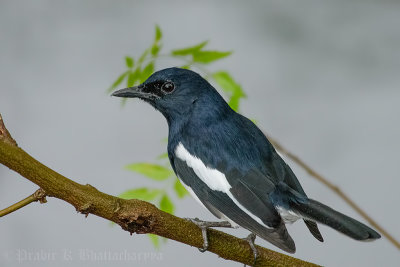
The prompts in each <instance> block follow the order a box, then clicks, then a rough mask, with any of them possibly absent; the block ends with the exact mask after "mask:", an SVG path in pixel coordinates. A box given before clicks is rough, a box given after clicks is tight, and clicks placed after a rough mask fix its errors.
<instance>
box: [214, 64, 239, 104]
mask: <svg viewBox="0 0 400 267" xmlns="http://www.w3.org/2000/svg"><path fill="white" fill-rule="evenodd" d="M212 76H213V78H214V80H215V81H216V82H217V83H218V85H219V86H220V87H221V88H222V90H223V91H224V92H225V93H228V94H229V95H230V99H229V101H228V104H229V106H230V107H231V108H232V109H233V110H235V111H237V110H238V109H239V102H240V99H241V98H242V97H245V96H246V95H245V93H244V92H243V89H242V87H241V86H240V85H239V84H238V83H237V82H236V81H235V80H234V79H233V78H232V76H231V75H230V74H229V73H228V72H226V71H218V72H215V73H213V75H212Z"/></svg>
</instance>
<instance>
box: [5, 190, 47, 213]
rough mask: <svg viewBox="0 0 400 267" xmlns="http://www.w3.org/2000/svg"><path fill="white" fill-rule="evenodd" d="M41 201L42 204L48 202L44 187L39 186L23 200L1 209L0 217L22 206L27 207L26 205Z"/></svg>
mask: <svg viewBox="0 0 400 267" xmlns="http://www.w3.org/2000/svg"><path fill="white" fill-rule="evenodd" d="M36 201H39V202H40V203H41V204H43V203H46V202H47V200H46V192H44V190H43V189H41V188H39V189H38V190H36V191H35V193H33V194H32V195H30V196H29V197H27V198H24V199H23V200H21V201H19V202H17V203H15V204H13V205H11V206H10V207H8V208H5V209H3V210H0V217H3V216H5V215H7V214H9V213H11V212H14V211H16V210H19V209H20V208H23V207H25V206H26V205H28V204H30V203H32V202H36Z"/></svg>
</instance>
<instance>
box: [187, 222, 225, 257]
mask: <svg viewBox="0 0 400 267" xmlns="http://www.w3.org/2000/svg"><path fill="white" fill-rule="evenodd" d="M185 219H186V220H188V221H190V222H192V223H194V224H195V225H196V226H197V227H199V228H200V229H201V235H202V237H203V247H202V248H199V251H200V252H205V251H207V250H208V245H209V244H208V236H207V229H208V228H210V227H226V228H232V225H231V224H230V222H228V221H222V222H207V221H202V220H200V219H199V218H194V219H192V218H185Z"/></svg>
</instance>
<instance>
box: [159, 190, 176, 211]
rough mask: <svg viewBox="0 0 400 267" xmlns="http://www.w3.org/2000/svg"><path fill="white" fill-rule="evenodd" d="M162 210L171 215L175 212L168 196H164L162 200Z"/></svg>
mask: <svg viewBox="0 0 400 267" xmlns="http://www.w3.org/2000/svg"><path fill="white" fill-rule="evenodd" d="M160 209H161V210H162V211H165V212H168V213H170V214H174V210H175V207H174V204H173V203H172V201H171V199H170V198H169V197H168V195H167V194H164V195H163V196H162V198H161V200H160Z"/></svg>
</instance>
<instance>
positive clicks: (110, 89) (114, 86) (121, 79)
mask: <svg viewBox="0 0 400 267" xmlns="http://www.w3.org/2000/svg"><path fill="white" fill-rule="evenodd" d="M128 73H129V71H125V72H124V73H122V74H121V75H120V76H119V77H118V78H117V79H116V80H115V81H114V83H113V84H112V85H111V86H110V88H108V90H107V92H108V93H110V92H112V91H113V90H114V89H115V88H117V86H118V85H120V84H121V83H122V81H123V80H124V79H125V77H126V75H128Z"/></svg>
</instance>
